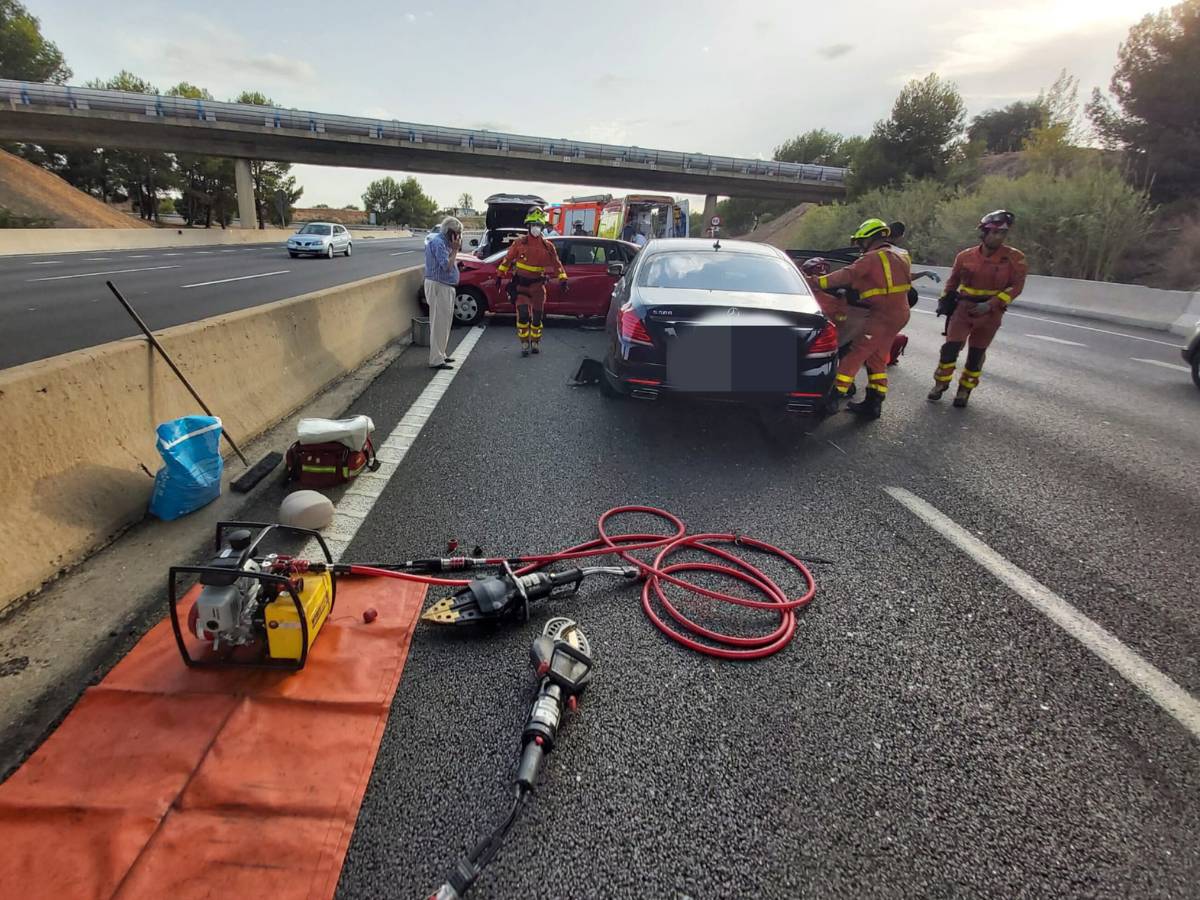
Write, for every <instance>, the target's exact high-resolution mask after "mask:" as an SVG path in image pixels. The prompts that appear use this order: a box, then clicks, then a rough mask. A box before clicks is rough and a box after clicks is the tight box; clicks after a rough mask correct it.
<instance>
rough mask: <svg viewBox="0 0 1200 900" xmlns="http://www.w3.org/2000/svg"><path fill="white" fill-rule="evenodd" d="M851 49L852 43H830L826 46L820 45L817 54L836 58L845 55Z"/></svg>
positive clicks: (827, 57) (852, 47)
mask: <svg viewBox="0 0 1200 900" xmlns="http://www.w3.org/2000/svg"><path fill="white" fill-rule="evenodd" d="M853 49H854V45H853V44H830V45H829V46H828V47H822V48H821V49H820V50H818V51H817V55H818V56H823V57H825V58H826V59H837V58H838V57H839V56H845V55H846V54H847V53H849V52H850V51H851V50H853Z"/></svg>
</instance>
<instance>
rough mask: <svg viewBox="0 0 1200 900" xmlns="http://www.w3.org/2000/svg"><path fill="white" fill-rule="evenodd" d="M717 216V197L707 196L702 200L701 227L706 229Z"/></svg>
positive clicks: (713, 195)
mask: <svg viewBox="0 0 1200 900" xmlns="http://www.w3.org/2000/svg"><path fill="white" fill-rule="evenodd" d="M716 214H717V195H716V194H709V195H707V196H706V197H705V198H704V222H703V224H702V226H701V227H703V228H708V223H709V222H710V221H711V220H712V217H713V216H715V215H716Z"/></svg>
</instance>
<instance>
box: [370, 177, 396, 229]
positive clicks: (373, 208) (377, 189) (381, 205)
mask: <svg viewBox="0 0 1200 900" xmlns="http://www.w3.org/2000/svg"><path fill="white" fill-rule="evenodd" d="M401 194H402V191H401V188H400V183H399V182H398V181H396V179H395V178H393V177H392V176H391V175H387V176H384V177H383V178H377V179H375V180H374V181H372V182H371V183H370V184H368V185H367V189H366V191H365V192H364V193H363V195H362V202H363V208H364V209H365V210H366V211H367V212H369V213H375V218H376V220H377V221H378V222H379V224H380V225H383V224H386V222H388V221H391V220H390V219H389V218H388V216H389V214H390V211H391V209H392V208H393V207H394V206H395V205H396V204H397V203H398V202H399V200H400V197H401Z"/></svg>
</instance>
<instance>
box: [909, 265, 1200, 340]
mask: <svg viewBox="0 0 1200 900" xmlns="http://www.w3.org/2000/svg"><path fill="white" fill-rule="evenodd" d="M913 269H914V270H916V271H930V272H937V273H938V274H939V275H941V276H942V280H943V282H944V281H945V279H946V278H948V277H949V276H950V270H949V269H948V268H946V267H944V266H926V265H921V264H920V263H915V264H914V265H913ZM917 284H918V285H928V284H929V282H927V281H919V282H917ZM1013 305H1014V306H1017V307H1020V308H1021V309H1028V310H1033V311H1036V312H1052V313H1059V314H1060V315H1066V316H1079V317H1081V318H1085V319H1098V320H1100V321H1103V322H1116V323H1118V324H1121V325H1135V326H1138V327H1140V328H1150V329H1153V330H1155V331H1169V332H1171V333H1172V334H1179V335H1190V334H1191V333H1192V329H1193V328H1194V327H1195V326H1196V324H1197V322H1200V292H1196V293H1191V292H1189V291H1164V290H1159V289H1157V288H1148V287H1142V286H1141V285H1137V284H1113V283H1112V282H1107V281H1083V280H1081V279H1077V278H1055V277H1052V276H1049V275H1030V276H1029V278H1028V279H1027V280H1026V282H1025V291H1024V292H1023V293H1022V294H1021V296H1020V297H1018V298H1017V300H1016V301H1015V303H1014V304H1013Z"/></svg>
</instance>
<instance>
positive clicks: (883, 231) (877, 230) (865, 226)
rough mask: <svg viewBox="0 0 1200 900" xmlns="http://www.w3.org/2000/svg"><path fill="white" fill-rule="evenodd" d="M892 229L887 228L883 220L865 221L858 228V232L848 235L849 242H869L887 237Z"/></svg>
mask: <svg viewBox="0 0 1200 900" xmlns="http://www.w3.org/2000/svg"><path fill="white" fill-rule="evenodd" d="M891 233H892V229H891V228H889V227H888V224H887V222H885V221H883V219H867V220H866V221H865V222H863V223H862V224H861V225H859V226H858V231H856V232H854V234H852V235H850V241H851V242H852V243H856V242H858V241H869V240H872V239H873V238H879V237H889V236H890V235H891Z"/></svg>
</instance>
